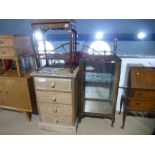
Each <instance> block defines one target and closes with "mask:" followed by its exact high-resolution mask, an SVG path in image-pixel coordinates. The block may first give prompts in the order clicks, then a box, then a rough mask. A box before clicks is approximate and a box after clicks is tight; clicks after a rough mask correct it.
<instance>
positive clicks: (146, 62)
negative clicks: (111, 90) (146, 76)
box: [116, 58, 155, 111]
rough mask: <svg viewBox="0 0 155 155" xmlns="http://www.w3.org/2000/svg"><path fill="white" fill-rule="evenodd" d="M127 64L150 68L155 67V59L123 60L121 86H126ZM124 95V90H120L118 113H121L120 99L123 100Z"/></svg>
mask: <svg viewBox="0 0 155 155" xmlns="http://www.w3.org/2000/svg"><path fill="white" fill-rule="evenodd" d="M127 64H142V65H143V66H147V67H148V66H150V67H155V58H122V64H121V75H120V82H119V86H124V85H125V79H126V67H127ZM122 93H123V89H121V88H119V91H118V97H117V106H116V111H119V108H120V98H121V95H122Z"/></svg>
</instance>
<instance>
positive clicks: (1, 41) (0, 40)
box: [0, 37, 13, 47]
mask: <svg viewBox="0 0 155 155" xmlns="http://www.w3.org/2000/svg"><path fill="white" fill-rule="evenodd" d="M6 46H7V47H13V38H11V37H10V38H9V37H0V47H6Z"/></svg>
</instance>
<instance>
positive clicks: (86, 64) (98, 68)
mask: <svg viewBox="0 0 155 155" xmlns="http://www.w3.org/2000/svg"><path fill="white" fill-rule="evenodd" d="M120 65H121V59H120V58H119V57H117V56H116V55H99V56H97V55H87V56H83V57H82V58H81V61H80V90H79V92H80V99H81V101H80V106H79V121H81V119H82V118H83V117H84V116H92V117H101V118H110V119H111V120H112V126H113V124H114V121H115V110H116V100H117V93H118V84H119V76H120Z"/></svg>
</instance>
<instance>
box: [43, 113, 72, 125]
mask: <svg viewBox="0 0 155 155" xmlns="http://www.w3.org/2000/svg"><path fill="white" fill-rule="evenodd" d="M41 119H42V121H43V122H46V123H52V124H58V125H69V126H72V118H70V117H62V116H55V115H42V116H41Z"/></svg>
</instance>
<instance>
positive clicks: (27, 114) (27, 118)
mask: <svg viewBox="0 0 155 155" xmlns="http://www.w3.org/2000/svg"><path fill="white" fill-rule="evenodd" d="M23 113H24V116H25V119H26V121H28V122H30V121H31V114H30V113H29V112H23Z"/></svg>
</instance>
